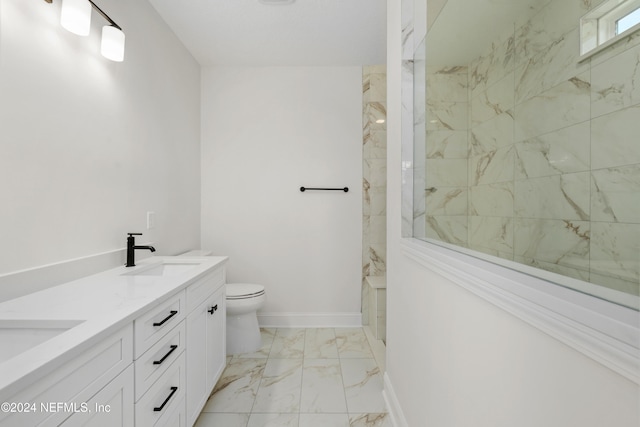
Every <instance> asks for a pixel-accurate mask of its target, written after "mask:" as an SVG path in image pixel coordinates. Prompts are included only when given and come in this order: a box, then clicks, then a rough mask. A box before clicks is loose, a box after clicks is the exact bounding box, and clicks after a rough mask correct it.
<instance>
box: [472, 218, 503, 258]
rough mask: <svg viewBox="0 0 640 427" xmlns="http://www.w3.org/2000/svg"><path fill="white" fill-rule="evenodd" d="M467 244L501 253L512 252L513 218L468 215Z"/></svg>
mask: <svg viewBox="0 0 640 427" xmlns="http://www.w3.org/2000/svg"><path fill="white" fill-rule="evenodd" d="M469 244H470V245H473V246H483V247H485V248H491V249H493V250H495V251H498V252H501V253H503V254H512V253H513V218H512V217H498V216H470V217H469Z"/></svg>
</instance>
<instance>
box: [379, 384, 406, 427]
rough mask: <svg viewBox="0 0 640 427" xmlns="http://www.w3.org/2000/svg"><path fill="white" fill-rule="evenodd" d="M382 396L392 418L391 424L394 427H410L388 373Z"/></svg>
mask: <svg viewBox="0 0 640 427" xmlns="http://www.w3.org/2000/svg"><path fill="white" fill-rule="evenodd" d="M382 396H383V397H384V401H385V402H386V404H387V410H388V411H389V417H390V418H391V424H393V427H409V424H408V423H407V420H406V418H405V417H404V414H403V413H402V408H401V407H400V402H399V401H398V398H397V396H396V393H395V392H394V391H393V386H392V385H391V381H390V380H389V376H388V375H387V373H386V372H385V373H384V390H383V391H382Z"/></svg>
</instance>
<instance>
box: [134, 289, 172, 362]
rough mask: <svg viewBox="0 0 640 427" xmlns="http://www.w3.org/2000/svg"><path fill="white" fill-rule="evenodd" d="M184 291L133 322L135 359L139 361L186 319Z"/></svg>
mask: <svg viewBox="0 0 640 427" xmlns="http://www.w3.org/2000/svg"><path fill="white" fill-rule="evenodd" d="M184 315H185V297H184V291H181V292H179V293H178V294H177V295H175V296H174V297H172V298H171V299H169V300H167V301H165V302H163V303H162V304H159V305H157V306H156V307H154V308H152V309H151V310H149V311H148V312H146V313H145V314H143V315H142V316H140V317H139V318H137V319H136V320H135V321H134V322H133V336H134V358H135V359H137V358H139V357H140V356H142V354H143V353H144V352H145V351H147V350H148V349H149V347H151V346H152V345H153V344H155V343H156V341H158V340H159V339H160V338H161V337H163V336H164V335H166V334H167V333H168V332H169V331H171V330H172V329H173V327H174V326H176V325H177V324H178V323H180V322H181V321H182V320H183V319H184Z"/></svg>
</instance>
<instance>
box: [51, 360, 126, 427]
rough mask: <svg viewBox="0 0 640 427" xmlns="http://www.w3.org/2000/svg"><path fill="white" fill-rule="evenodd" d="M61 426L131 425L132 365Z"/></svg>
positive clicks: (97, 426)
mask: <svg viewBox="0 0 640 427" xmlns="http://www.w3.org/2000/svg"><path fill="white" fill-rule="evenodd" d="M85 408H86V409H87V411H86V412H78V413H75V414H73V415H72V416H71V417H69V418H67V420H66V421H65V422H64V423H63V424H61V427H81V426H85V427H86V426H91V427H133V408H134V407H133V365H129V366H128V367H127V369H125V370H124V372H122V373H121V374H120V375H118V376H117V377H115V378H114V379H113V381H111V382H110V383H109V384H107V386H106V387H105V388H103V389H102V390H100V391H99V392H98V393H97V394H96V395H94V396H93V397H92V398H91V399H90V400H89V401H88V402H86V407H85Z"/></svg>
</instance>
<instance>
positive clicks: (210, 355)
mask: <svg viewBox="0 0 640 427" xmlns="http://www.w3.org/2000/svg"><path fill="white" fill-rule="evenodd" d="M207 314H208V315H209V316H208V317H207V390H208V391H209V393H210V392H211V390H213V387H214V386H215V385H216V383H217V382H218V379H220V375H222V370H223V369H224V367H225V365H226V357H227V351H226V347H227V340H226V335H225V332H226V331H225V329H226V322H227V315H226V306H225V288H224V287H223V288H221V289H220V290H219V291H218V292H216V293H215V294H214V295H213V296H212V297H211V299H210V301H209V306H208V308H207Z"/></svg>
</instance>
